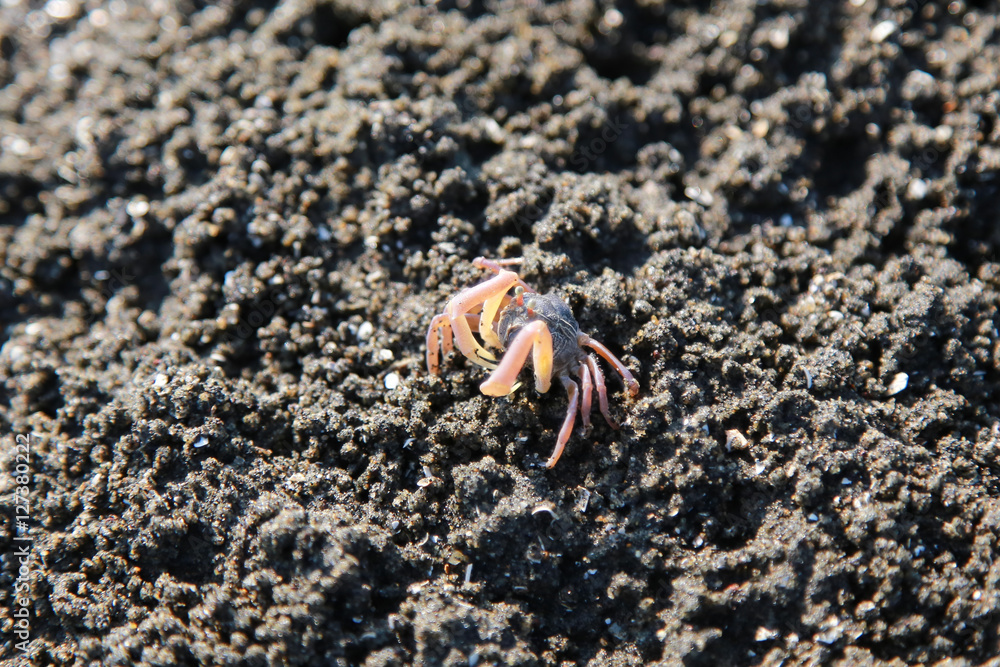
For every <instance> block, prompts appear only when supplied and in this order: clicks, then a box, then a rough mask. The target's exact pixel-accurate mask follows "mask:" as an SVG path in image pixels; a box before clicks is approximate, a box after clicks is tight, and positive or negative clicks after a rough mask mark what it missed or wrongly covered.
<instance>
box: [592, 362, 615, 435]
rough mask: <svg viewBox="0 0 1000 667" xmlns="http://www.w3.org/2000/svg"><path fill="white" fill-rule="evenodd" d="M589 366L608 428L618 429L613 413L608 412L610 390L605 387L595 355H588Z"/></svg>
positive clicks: (602, 374)
mask: <svg viewBox="0 0 1000 667" xmlns="http://www.w3.org/2000/svg"><path fill="white" fill-rule="evenodd" d="M587 365H588V366H590V372H591V373H592V374H593V375H594V384H595V385H597V402H598V404H600V406H601V414H602V415H604V419H605V421H607V422H608V426H610V427H611V428H614V429H617V428H618V424H616V423H615V420H614V419H612V418H611V411H610V410H608V390H607V387H605V386H604V373H602V372H601V367H600V366H598V365H597V360H596V359H594V355H592V354H588V355H587Z"/></svg>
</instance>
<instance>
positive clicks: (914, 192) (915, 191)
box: [906, 178, 929, 200]
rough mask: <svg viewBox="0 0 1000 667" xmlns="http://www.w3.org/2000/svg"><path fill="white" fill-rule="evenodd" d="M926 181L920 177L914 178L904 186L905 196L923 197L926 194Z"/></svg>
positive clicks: (912, 197)
mask: <svg viewBox="0 0 1000 667" xmlns="http://www.w3.org/2000/svg"><path fill="white" fill-rule="evenodd" d="M928 189H929V188H928V187H927V181H925V180H924V179H922V178H914V179H913V180H912V181H910V182H909V184H908V185H907V186H906V196H907V197H909V198H910V199H914V200H916V199H923V198H924V197H926V196H927V190H928Z"/></svg>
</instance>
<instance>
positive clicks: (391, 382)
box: [385, 373, 399, 391]
mask: <svg viewBox="0 0 1000 667" xmlns="http://www.w3.org/2000/svg"><path fill="white" fill-rule="evenodd" d="M398 386H399V375H397V374H396V373H389V374H388V375H386V376H385V388H386V389H388V390H390V391H392V390H393V389H395V388H396V387H398Z"/></svg>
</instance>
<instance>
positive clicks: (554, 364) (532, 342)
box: [427, 257, 639, 468]
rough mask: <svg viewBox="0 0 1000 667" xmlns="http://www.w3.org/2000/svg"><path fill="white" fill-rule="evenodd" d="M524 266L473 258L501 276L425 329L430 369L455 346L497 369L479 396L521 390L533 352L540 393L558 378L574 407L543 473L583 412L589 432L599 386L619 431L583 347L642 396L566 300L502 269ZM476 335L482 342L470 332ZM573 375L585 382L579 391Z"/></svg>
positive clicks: (457, 299)
mask: <svg viewBox="0 0 1000 667" xmlns="http://www.w3.org/2000/svg"><path fill="white" fill-rule="evenodd" d="M520 262H521V259H520V258H515V259H504V260H491V259H486V258H485V257H477V258H476V259H475V260H473V262H472V264H473V266H475V267H477V268H480V269H487V270H489V271H492V272H493V273H495V274H496V275H495V276H493V277H492V278H489V279H488V280H486V281H484V282H482V283H479V284H478V285H475V286H473V287H469V288H467V289H464V290H462V291H461V292H459V293H458V294H456V295H455V296H454V297H452V298H451V300H450V301H448V305H447V306H445V310H444V312H443V313H441V314H439V315H436V316H435V317H434V319H432V320H431V325H430V327H429V328H428V329H427V372H428V373H430V374H431V375H438V374H439V373H440V371H441V353H442V352H444V354H447V353H449V352H451V351H452V349H454V347H455V346H457V347H458V350H459V351H460V352H461V353H462V354H463V355H465V357H466V358H468V359H469V360H470V361H472V362H473V363H475V364H477V365H479V366H482V367H483V368H486V369H488V370H490V371H492V372H491V373H490V376H489V377H488V378H486V381H485V382H483V383H482V384H481V385H479V389H480V391H482V392H483V393H484V394H486V395H487V396H507V395H508V394H510V393H512V392H513V391H514V390H516V389H517V388H518V387H519V386H520V383H519V382H518V381H517V376H518V374H519V373H520V372H521V369H522V368H523V367H524V365H525V363H526V362H527V359H528V354H529V353H531V363H532V367H533V369H534V376H535V389H537V390H538V392H539V393H542V394H544V393H546V392H547V391H548V390H549V388H550V387H551V385H552V378H553V377H556V378H558V379H559V381H560V382H561V383H562V385H563V387H565V388H566V393H567V394H568V395H569V408H568V409H567V411H566V418H565V419H564V420H563V425H562V428H561V429H560V430H559V436H558V437H557V438H556V445H555V449H554V450H553V451H552V455H551V456H550V457H549V459H548V461H546V462H545V467H546V468H552V467H553V466H554V465H555V464H556V462H557V461H559V457H560V456H562V453H563V450H564V449H565V447H566V443H567V442H568V441H569V438H570V436H571V435H572V433H573V425H574V423H575V422H576V415H577V411H578V408H579V412H580V417H581V420H582V422H583V427H584V430H585V432H589V431H590V428H591V426H590V412H591V405H592V399H593V391H594V389H595V388H596V389H597V400H598V403H599V405H600V410H601V414H602V415H604V419H605V420H606V421H607V422H608V425H609V426H611V428H613V429H617V428H618V425H617V424H616V423H615V421H614V420H613V419H612V418H611V413H610V411H609V409H608V392H607V388H606V386H605V384H604V374H603V373H602V372H601V368H600V366H599V365H598V364H597V359H596V358H595V357H594V355H593V354H591V353H589V352H587V350H586V349H585V348H590V349H591V350H593V351H594V352H596V353H597V354H599V355H600V356H601V357H603V358H604V359H605V361H607V362H608V363H609V364H611V366H613V367H614V369H615V370H616V371H617V372H618V374H619V375H621V377H622V380H623V381H624V383H625V389H626V391H627V392H628V394H629V396H631V397H635V396H636V395H638V393H639V383H638V382H636V380H635V378H634V377H633V376H632V373H631V372H629V370H628V368H626V367H625V364H623V363H622V362H621V361H619V359H618V357H616V356H615V355H614V354H612V353H611V350H609V349H608V348H606V347H605V346H604V345H602V344H601V343H599V342H598V341H596V340H594V339H593V338H591V337H590V336H588V335H587V334H585V333H583V332H581V331H580V325H579V324H577V322H576V319H575V318H574V317H573V312H572V311H571V310H570V308H569V306H568V305H567V304H566V302H565V301H563V300H562V299H560V298H559V297H558V296H556V295H554V294H539V293H538V292H536V291H535V290H533V289H532V288H531V287H529V286H528V285H527V284H526V283H525V282H524V281H523V280H521V277H520V276H518V275H517V273H516V272H515V271H511V270H509V269H507V268H505V267H507V266H511V265H515V264H519V263H520ZM511 291H513V294H511ZM477 333H478V334H479V338H480V339H481V340H482V343H480V341H479V340H477V339H476V337H475V336H474V335H473V334H477ZM487 348H492V349H494V350H497V351H498V352H499V353H500V354H501V355H502V356H500V357H499V358H498V357H497V355H495V354H494V353H493V352H491V351H490V350H489V349H487ZM570 374H573V375H575V376H576V377H577V378H578V379H579V380H580V386H578V385H577V383H576V382H575V381H574V380H573V379H572V378H571V377H570ZM581 386H582V390H581Z"/></svg>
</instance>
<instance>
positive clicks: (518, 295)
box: [514, 285, 524, 306]
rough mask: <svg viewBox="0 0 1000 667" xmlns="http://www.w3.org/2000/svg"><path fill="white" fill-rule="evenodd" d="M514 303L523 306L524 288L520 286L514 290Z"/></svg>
mask: <svg viewBox="0 0 1000 667" xmlns="http://www.w3.org/2000/svg"><path fill="white" fill-rule="evenodd" d="M514 303H516V304H517V305H519V306H523V305H524V288H523V287H521V286H520V285H518V286H517V287H515V288H514Z"/></svg>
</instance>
